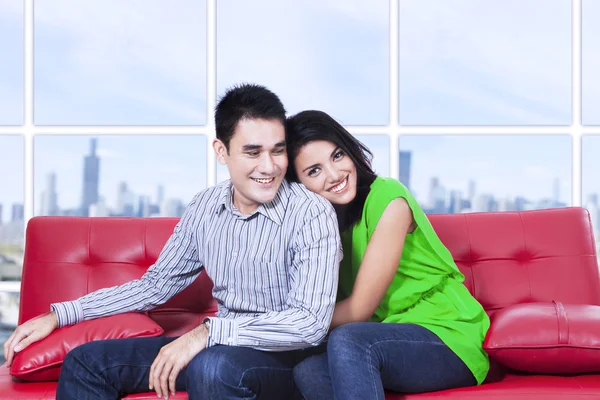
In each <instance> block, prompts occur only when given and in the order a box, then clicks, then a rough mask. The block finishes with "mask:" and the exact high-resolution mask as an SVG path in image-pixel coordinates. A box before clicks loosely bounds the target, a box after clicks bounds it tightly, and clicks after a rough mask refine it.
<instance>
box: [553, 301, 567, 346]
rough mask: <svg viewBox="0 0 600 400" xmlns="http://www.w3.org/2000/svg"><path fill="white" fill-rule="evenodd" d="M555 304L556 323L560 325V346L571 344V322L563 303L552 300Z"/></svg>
mask: <svg viewBox="0 0 600 400" xmlns="http://www.w3.org/2000/svg"><path fill="white" fill-rule="evenodd" d="M552 303H554V309H555V311H556V321H557V323H558V344H568V343H569V321H568V319H567V312H566V310H565V307H564V305H563V303H561V302H560V301H556V300H552Z"/></svg>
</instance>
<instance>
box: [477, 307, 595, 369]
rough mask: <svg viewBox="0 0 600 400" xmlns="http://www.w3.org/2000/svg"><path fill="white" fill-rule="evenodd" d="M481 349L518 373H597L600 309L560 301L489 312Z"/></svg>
mask: <svg viewBox="0 0 600 400" xmlns="http://www.w3.org/2000/svg"><path fill="white" fill-rule="evenodd" d="M483 347H484V348H485V349H486V351H487V352H488V354H489V355H490V357H493V358H495V359H496V360H497V361H499V362H501V363H502V364H504V365H506V366H507V367H510V368H513V369H516V370H520V371H526V372H535V373H545V374H577V373H586V372H600V307H599V306H593V305H581V304H563V303H561V302H559V301H553V302H551V303H525V304H517V305H514V306H510V307H506V308H505V309H503V310H500V311H498V312H496V313H495V314H494V315H493V317H492V323H491V326H490V330H489V331H488V335H487V337H486V339H485V343H484V346H483Z"/></svg>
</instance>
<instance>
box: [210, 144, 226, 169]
mask: <svg viewBox="0 0 600 400" xmlns="http://www.w3.org/2000/svg"><path fill="white" fill-rule="evenodd" d="M213 149H214V150H215V154H216V156H217V161H218V162H219V164H221V165H226V164H227V161H226V159H225V156H226V155H227V147H226V146H225V143H223V142H222V141H221V140H219V139H215V140H213Z"/></svg>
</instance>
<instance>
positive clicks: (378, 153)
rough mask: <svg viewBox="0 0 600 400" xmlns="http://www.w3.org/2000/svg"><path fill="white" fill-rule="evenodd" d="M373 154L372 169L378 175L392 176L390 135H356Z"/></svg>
mask: <svg viewBox="0 0 600 400" xmlns="http://www.w3.org/2000/svg"><path fill="white" fill-rule="evenodd" d="M356 138H357V139H358V140H360V141H361V142H362V143H363V144H364V145H365V146H367V147H368V148H369V150H371V153H373V162H372V163H371V167H372V168H373V170H374V171H375V173H376V174H377V175H381V176H387V177H389V176H390V138H389V136H388V135H356Z"/></svg>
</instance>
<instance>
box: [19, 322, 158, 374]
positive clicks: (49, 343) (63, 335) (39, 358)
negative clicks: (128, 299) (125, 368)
mask: <svg viewBox="0 0 600 400" xmlns="http://www.w3.org/2000/svg"><path fill="white" fill-rule="evenodd" d="M162 333H163V329H162V328H161V327H160V325H158V324H157V323H156V322H154V321H153V320H152V319H150V318H149V317H148V316H146V315H144V314H139V313H126V314H120V315H114V316H111V317H104V318H98V319H93V320H89V321H84V322H81V323H79V324H76V325H71V326H66V327H64V328H59V329H57V330H55V331H54V332H52V333H51V334H50V335H49V336H48V337H47V338H45V339H43V340H40V341H39V342H35V343H32V344H30V345H29V346H28V347H27V348H26V349H24V350H22V351H21V352H19V353H17V354H16V355H15V358H14V360H13V363H12V365H11V366H10V374H11V375H12V376H14V377H17V378H20V379H23V380H27V381H56V380H58V376H59V375H60V369H61V366H62V362H63V360H64V359H65V356H66V355H67V353H68V352H69V351H71V350H72V349H74V348H75V347H77V346H79V345H82V344H84V343H88V342H92V341H94V340H103V339H122V338H139V337H154V336H160V335H162Z"/></svg>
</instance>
